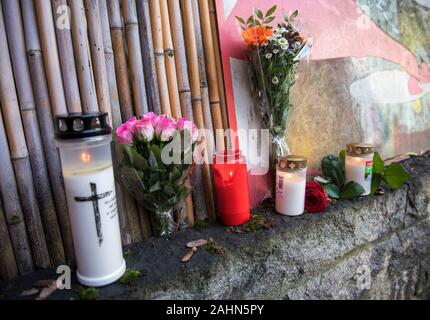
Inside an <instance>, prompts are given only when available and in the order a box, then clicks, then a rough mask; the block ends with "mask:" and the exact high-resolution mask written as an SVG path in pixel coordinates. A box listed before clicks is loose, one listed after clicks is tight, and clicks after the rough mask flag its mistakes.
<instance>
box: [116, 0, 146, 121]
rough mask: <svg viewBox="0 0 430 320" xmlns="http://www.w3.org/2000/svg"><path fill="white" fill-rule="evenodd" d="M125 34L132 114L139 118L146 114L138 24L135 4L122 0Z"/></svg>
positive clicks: (129, 0)
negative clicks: (132, 100) (132, 101)
mask: <svg viewBox="0 0 430 320" xmlns="http://www.w3.org/2000/svg"><path fill="white" fill-rule="evenodd" d="M121 4H122V12H123V18H124V26H125V34H126V37H127V46H128V59H129V61H130V75H131V83H132V88H133V96H134V106H135V108H134V112H135V114H136V116H140V115H142V114H144V113H147V112H148V99H147V96H146V87H145V75H144V73H143V62H142V50H141V47H140V38H139V23H138V21H137V12H136V2H135V1H134V0H122V2H121Z"/></svg>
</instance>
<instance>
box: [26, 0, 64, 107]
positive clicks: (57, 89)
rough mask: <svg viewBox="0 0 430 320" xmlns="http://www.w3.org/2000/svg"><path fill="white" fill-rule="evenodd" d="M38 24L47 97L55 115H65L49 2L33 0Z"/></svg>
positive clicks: (61, 80)
mask: <svg viewBox="0 0 430 320" xmlns="http://www.w3.org/2000/svg"><path fill="white" fill-rule="evenodd" d="M34 2H35V6H36V13H37V22H38V24H39V32H40V42H41V45H42V50H43V59H44V61H45V66H46V75H47V78H48V88H49V96H50V98H51V103H52V107H53V109H54V111H55V113H56V114H64V113H67V107H66V97H65V95H64V88H63V79H62V76H61V71H60V70H61V68H60V61H59V59H58V49H57V41H56V40H55V29H54V19H53V16H52V10H51V5H50V3H49V1H45V0H34Z"/></svg>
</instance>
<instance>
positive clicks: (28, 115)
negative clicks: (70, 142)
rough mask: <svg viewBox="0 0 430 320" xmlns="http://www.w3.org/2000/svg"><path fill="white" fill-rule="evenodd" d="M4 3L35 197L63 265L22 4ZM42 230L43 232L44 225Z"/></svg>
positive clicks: (51, 247) (55, 256)
mask: <svg viewBox="0 0 430 320" xmlns="http://www.w3.org/2000/svg"><path fill="white" fill-rule="evenodd" d="M3 7H4V12H5V23H6V31H7V34H8V38H9V44H10V46H9V50H10V54H11V59H12V67H13V70H14V74H15V84H16V88H17V92H18V99H19V106H20V110H21V119H22V122H23V126H24V134H25V138H26V141H27V146H28V150H29V155H30V160H31V169H32V172H33V178H34V184H35V187H36V188H35V191H36V197H37V202H38V204H39V207H40V214H41V217H42V222H43V226H44V230H45V236H46V240H47V244H48V249H49V256H50V257H51V259H52V262H53V263H54V264H55V265H61V264H64V263H65V262H66V257H65V253H64V248H63V242H62V239H61V233H60V227H59V225H58V221H57V216H56V211H55V205H54V200H53V196H52V192H51V184H50V183H49V180H48V179H47V178H48V168H47V166H46V159H45V155H44V151H43V144H42V138H41V136H40V129H39V124H38V122H37V114H36V104H35V100H34V95H33V89H32V83H31V77H30V70H29V67H28V61H27V56H26V49H25V39H24V28H23V25H22V18H21V6H20V4H19V2H18V1H16V0H4V1H3ZM47 180H48V181H47ZM41 231H42V232H43V229H42V230H41Z"/></svg>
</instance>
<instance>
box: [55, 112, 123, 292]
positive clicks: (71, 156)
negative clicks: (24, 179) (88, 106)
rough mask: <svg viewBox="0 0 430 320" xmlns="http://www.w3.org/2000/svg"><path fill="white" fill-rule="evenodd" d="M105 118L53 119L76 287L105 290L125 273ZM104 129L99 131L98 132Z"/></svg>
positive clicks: (76, 117)
mask: <svg viewBox="0 0 430 320" xmlns="http://www.w3.org/2000/svg"><path fill="white" fill-rule="evenodd" d="M106 116H107V115H105V114H99V113H95V114H71V115H66V116H57V117H56V122H57V123H56V126H57V144H58V147H59V151H60V156H61V164H62V169H63V177H64V186H65V191H66V197H67V205H68V209H69V218H70V225H71V229H72V236H73V245H74V248H75V255H76V262H77V271H76V275H77V278H78V281H79V282H80V283H82V284H83V285H86V286H90V287H99V286H104V285H108V284H110V283H113V282H115V281H116V280H118V279H119V278H120V277H121V276H122V275H123V274H124V272H125V269H126V264H125V260H124V257H123V253H122V245H121V234H120V227H119V219H118V209H117V203H116V194H115V180H114V173H113V166H112V156H111V142H112V136H111V134H110V127H108V126H107V125H105V123H104V122H103V119H105V117H106ZM104 125H105V126H104Z"/></svg>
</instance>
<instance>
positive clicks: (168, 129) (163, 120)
mask: <svg viewBox="0 0 430 320" xmlns="http://www.w3.org/2000/svg"><path fill="white" fill-rule="evenodd" d="M176 127H177V125H176V121H175V120H173V119H171V118H167V117H166V116H159V119H158V122H157V126H156V127H155V134H156V135H157V137H159V139H160V140H161V141H164V142H166V141H169V140H170V139H171V138H172V137H173V135H174V134H175V132H176V130H177V129H176Z"/></svg>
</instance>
